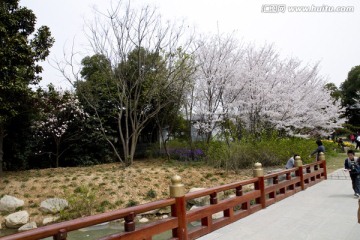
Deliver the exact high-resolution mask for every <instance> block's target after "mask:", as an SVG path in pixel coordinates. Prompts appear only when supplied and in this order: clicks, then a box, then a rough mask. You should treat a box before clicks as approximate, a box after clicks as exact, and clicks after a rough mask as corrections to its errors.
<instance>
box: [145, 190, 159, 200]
mask: <svg viewBox="0 0 360 240" xmlns="http://www.w3.org/2000/svg"><path fill="white" fill-rule="evenodd" d="M156 196H157V193H156V191H155V190H153V189H150V190H149V191H147V193H146V198H148V199H152V198H156Z"/></svg>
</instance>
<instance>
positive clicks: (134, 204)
mask: <svg viewBox="0 0 360 240" xmlns="http://www.w3.org/2000/svg"><path fill="white" fill-rule="evenodd" d="M136 205H139V202H138V201H135V200H133V199H130V200H129V201H128V202H127V204H126V207H133V206H136Z"/></svg>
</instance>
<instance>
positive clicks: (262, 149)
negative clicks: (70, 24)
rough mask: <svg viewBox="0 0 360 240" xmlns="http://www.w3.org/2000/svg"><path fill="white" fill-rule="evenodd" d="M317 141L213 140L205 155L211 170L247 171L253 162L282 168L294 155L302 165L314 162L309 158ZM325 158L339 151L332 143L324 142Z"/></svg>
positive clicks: (312, 158)
mask: <svg viewBox="0 0 360 240" xmlns="http://www.w3.org/2000/svg"><path fill="white" fill-rule="evenodd" d="M315 141H316V139H303V138H297V137H287V138H278V137H276V136H268V137H260V138H259V139H257V140H256V139H243V140H241V141H236V142H231V143H229V144H226V143H225V142H221V141H213V142H211V143H210V144H209V147H208V150H207V152H206V159H207V163H208V164H209V165H211V166H214V167H219V168H224V169H226V170H235V171H238V170H240V169H242V168H249V167H252V166H253V165H254V163H255V162H260V163H262V165H263V166H265V167H266V166H284V165H285V164H286V161H287V160H288V159H289V158H290V157H291V156H293V155H294V154H295V153H296V154H298V155H300V156H301V158H302V160H303V162H304V163H309V162H312V161H314V159H315V157H311V158H309V155H310V153H312V152H313V151H314V150H315V149H316V148H317V145H316V144H315ZM323 144H324V146H325V149H326V155H333V154H334V152H335V151H337V150H338V149H339V148H338V146H337V144H336V143H334V142H332V141H326V140H324V141H323Z"/></svg>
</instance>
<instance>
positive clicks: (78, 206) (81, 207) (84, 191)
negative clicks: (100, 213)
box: [60, 185, 99, 220]
mask: <svg viewBox="0 0 360 240" xmlns="http://www.w3.org/2000/svg"><path fill="white" fill-rule="evenodd" d="M66 195H67V196H65V198H66V199H67V200H68V202H69V207H68V208H67V209H64V210H62V211H61V212H60V218H61V219H62V220H69V219H74V218H79V217H84V216H89V215H92V214H93V213H94V211H95V209H96V206H98V205H99V203H98V201H97V200H96V196H97V195H98V194H97V192H96V191H95V190H94V189H91V188H90V187H88V186H84V185H83V186H79V187H77V188H75V189H74V192H73V193H72V194H66Z"/></svg>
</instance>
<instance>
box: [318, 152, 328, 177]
mask: <svg viewBox="0 0 360 240" xmlns="http://www.w3.org/2000/svg"><path fill="white" fill-rule="evenodd" d="M319 161H321V164H320V167H321V168H323V170H324V178H325V179H327V171H326V161H325V153H323V152H320V153H319Z"/></svg>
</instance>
